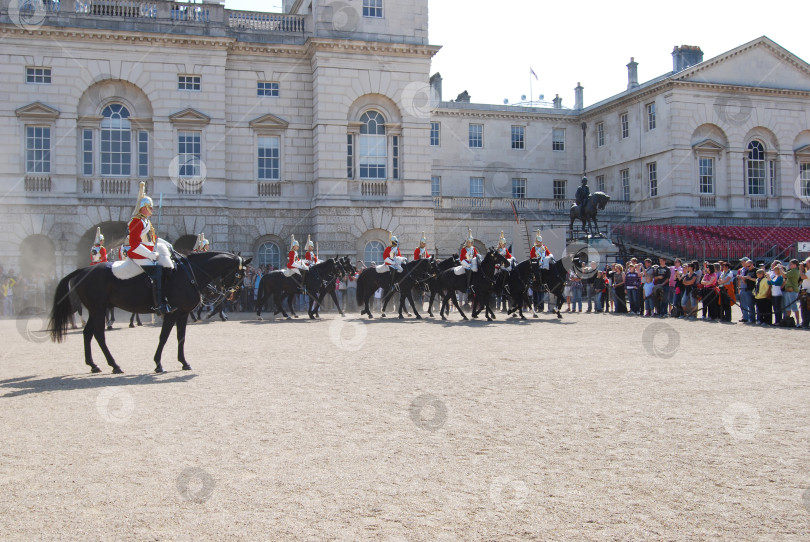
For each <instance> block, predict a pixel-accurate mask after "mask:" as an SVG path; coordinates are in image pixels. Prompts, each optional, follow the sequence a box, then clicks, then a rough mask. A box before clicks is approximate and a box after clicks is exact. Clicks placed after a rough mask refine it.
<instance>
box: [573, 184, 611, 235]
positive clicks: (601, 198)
mask: <svg viewBox="0 0 810 542" xmlns="http://www.w3.org/2000/svg"><path fill="white" fill-rule="evenodd" d="M609 201H610V196H608V195H607V194H605V193H604V192H594V193H593V194H591V197H590V198H588V202H587V203H586V204H585V207H583V208H582V209H580V207H579V205H577V204H576V203H575V204H573V205H571V211H570V212H569V214H568V216H569V218H570V219H571V222H570V223H569V224H568V229H569V230H573V228H574V220H576V219H577V218H578V219H580V220H581V221H582V230H583V231H585V228H586V227H587V228H588V231H589V232H590V234H591V235H593V230H594V228H595V229H596V234H597V235H602V233H601V232H600V231H599V223H598V221H597V220H596V213H597V210H598V211H604V210H605V206H606V205H607V203H608V202H609ZM580 211H581V212H580Z"/></svg>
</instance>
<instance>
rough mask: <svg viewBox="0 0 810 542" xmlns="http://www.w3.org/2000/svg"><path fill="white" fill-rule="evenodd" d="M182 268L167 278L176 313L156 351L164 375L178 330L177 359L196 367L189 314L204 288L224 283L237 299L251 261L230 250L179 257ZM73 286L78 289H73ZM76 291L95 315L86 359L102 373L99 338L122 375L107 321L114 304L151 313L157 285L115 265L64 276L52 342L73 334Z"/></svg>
mask: <svg viewBox="0 0 810 542" xmlns="http://www.w3.org/2000/svg"><path fill="white" fill-rule="evenodd" d="M175 257H176V258H177V269H175V270H174V271H172V272H171V273H170V277H169V278H168V280H167V286H168V292H169V296H168V299H169V304H170V305H171V306H172V307H175V308H176V310H175V311H174V312H172V313H170V314H167V315H165V316H164V317H163V328H162V329H161V331H160V342H159V343H158V347H157V351H156V352H155V357H154V361H155V372H156V373H162V372H163V366H162V365H161V363H160V357H161V354H162V352H163V347H164V346H165V344H166V340H167V339H168V338H169V334H170V333H171V331H172V328H173V327H174V326H175V325H176V326H177V359H178V361H179V362H180V363H181V364H182V366H183V369H184V370H189V369H191V367H190V366H189V364H188V363H187V362H186V358H185V353H184V344H185V340H186V324H187V322H188V314H189V312H191V310H193V309H194V308H195V307H196V306H197V305H198V304H199V303H200V288H204V287H205V286H207V285H208V284H210V283H212V282H215V281H216V280H218V279H221V280H222V281H223V288H224V289H225V290H227V291H228V292H230V294H231V295H233V294H234V293H235V292H236V291H237V290H238V289H239V288H240V287H241V285H242V279H243V278H244V274H245V266H246V265H247V264H248V263H250V258H248V259H247V260H243V259H242V258H241V257H239V256H236V255H234V254H230V253H227V252H200V253H195V254H189V255H188V257H182V256H180V255H179V254H176V253H175ZM71 285H72V288H71ZM71 292H75V293H76V295H77V296H78V298H79V300H80V301H81V302H82V304H83V305H84V306H85V307H87V309H88V312H89V316H88V319H87V324H86V325H85V327H84V360H85V363H87V365H89V366H90V371H91V372H93V373H98V372H101V369H99V368H98V366H97V365H96V364H95V363H94V362H93V356H92V354H91V351H90V343H91V341H92V340H93V338H95V339H96V342H97V343H98V345H99V347H100V348H101V351H102V352H103V353H104V357H105V358H106V359H107V364H108V365H109V366H110V367H112V368H113V373H122V372H123V371H122V370H121V368H120V367H119V366H118V365H117V364H116V363H115V360H114V359H113V357H112V354H110V351H109V349H108V348H107V342H106V339H105V337H104V317H105V311H106V308H107V307H108V306H110V305H112V306H115V307H118V308H120V309H123V310H125V311H129V312H135V313H140V314H146V313H150V312H153V311H152V309H151V306H152V302H153V299H152V286H151V284H150V283H149V279H148V278H147V277H146V275H138V276H136V277H134V278H131V279H128V280H120V279H117V278H115V277H114V276H113V274H112V263H108V264H105V265H94V266H92V267H85V268H82V269H77V270H76V271H74V272H72V273H71V274H69V275H68V276H66V277H65V278H63V279H62V280H61V281H60V282H59V285H58V286H57V287H56V293H55V294H54V301H53V309H52V310H51V319H50V325H49V328H48V329H49V331H50V334H51V340H53V341H54V342H62V341H63V340H64V339H65V335H66V333H67V325H68V320H69V319H70V314H71V312H72V304H71V299H70V298H71V296H70V293H71Z"/></svg>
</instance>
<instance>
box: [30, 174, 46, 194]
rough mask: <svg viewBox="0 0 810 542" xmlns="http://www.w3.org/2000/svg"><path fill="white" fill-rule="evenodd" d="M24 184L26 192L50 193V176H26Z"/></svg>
mask: <svg viewBox="0 0 810 542" xmlns="http://www.w3.org/2000/svg"><path fill="white" fill-rule="evenodd" d="M24 184H25V191H26V192H50V191H51V176H50V175H26V176H25V183H24Z"/></svg>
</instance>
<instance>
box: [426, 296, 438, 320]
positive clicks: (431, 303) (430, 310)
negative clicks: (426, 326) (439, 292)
mask: <svg viewBox="0 0 810 542" xmlns="http://www.w3.org/2000/svg"><path fill="white" fill-rule="evenodd" d="M435 297H436V292H434V291H433V290H431V291H430V301H428V311H427V312H428V315H430V317H431V318H434V316H433V299H434V298H435Z"/></svg>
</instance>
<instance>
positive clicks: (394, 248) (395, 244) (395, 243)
mask: <svg viewBox="0 0 810 542" xmlns="http://www.w3.org/2000/svg"><path fill="white" fill-rule="evenodd" d="M388 235H389V239H390V240H389V243H388V245H389V246H388V247H387V248H386V249H385V252H383V263H384V265H378V266H377V273H386V272H388V273H391V288H393V289H394V290H397V289H398V286H397V274H398V273H402V264H403V263H405V262H406V261H407V260H406V259H405V258H403V257H402V253H400V251H399V239H397V237H396V235H394V234H393V233H389V234H388Z"/></svg>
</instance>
